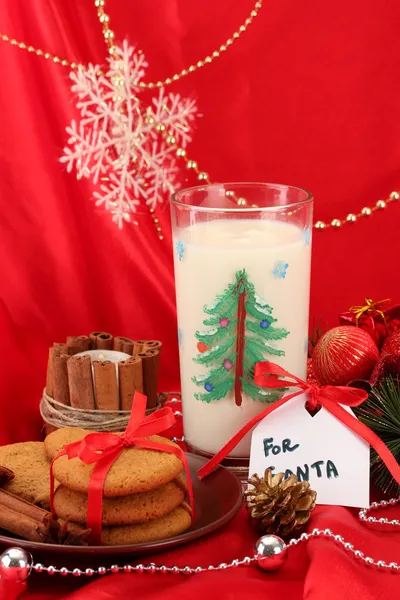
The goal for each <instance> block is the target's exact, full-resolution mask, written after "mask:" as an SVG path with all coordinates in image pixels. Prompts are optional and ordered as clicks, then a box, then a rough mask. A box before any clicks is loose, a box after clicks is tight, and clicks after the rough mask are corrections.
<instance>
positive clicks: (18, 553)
mask: <svg viewBox="0 0 400 600" xmlns="http://www.w3.org/2000/svg"><path fill="white" fill-rule="evenodd" d="M32 565H33V558H32V555H31V554H29V552H27V551H26V550H23V549H22V548H8V550H6V551H5V552H3V554H2V555H1V556H0V577H1V578H2V579H8V580H11V581H15V582H20V581H25V579H27V578H28V577H29V574H30V572H31V569H32Z"/></svg>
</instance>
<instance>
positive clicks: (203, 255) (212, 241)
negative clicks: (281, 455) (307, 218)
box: [174, 219, 311, 457]
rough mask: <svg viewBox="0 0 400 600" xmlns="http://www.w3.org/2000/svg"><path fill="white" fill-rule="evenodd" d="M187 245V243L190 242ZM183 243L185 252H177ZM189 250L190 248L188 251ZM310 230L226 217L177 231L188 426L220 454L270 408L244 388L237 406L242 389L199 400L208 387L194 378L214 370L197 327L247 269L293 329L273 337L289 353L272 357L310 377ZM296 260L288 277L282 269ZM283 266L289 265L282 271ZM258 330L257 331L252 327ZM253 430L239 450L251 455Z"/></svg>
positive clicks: (195, 439) (194, 441)
mask: <svg viewBox="0 0 400 600" xmlns="http://www.w3.org/2000/svg"><path fill="white" fill-rule="evenodd" d="M181 244H182V245H183V246H182V245H181ZM178 249H180V253H179V252H178V251H177V250H178ZM182 249H183V252H182ZM310 254H311V244H310V230H307V232H306V231H304V230H301V229H299V228H298V227H296V226H294V225H291V224H287V223H283V222H279V221H271V220H255V219H254V220H252V219H241V220H240V219H221V220H214V221H210V222H208V223H200V224H196V225H193V226H190V227H186V228H181V229H178V230H176V231H175V238H174V261H175V280H176V298H177V309H178V327H179V337H180V368H181V385H182V400H183V420H184V432H185V436H186V440H187V442H188V443H189V444H190V445H192V446H193V447H195V448H197V449H199V450H201V451H204V452H208V453H212V454H215V453H216V452H217V451H218V450H219V449H220V448H221V446H223V445H224V444H225V443H226V442H227V441H228V440H229V439H230V438H231V437H232V436H233V435H234V434H235V433H236V432H237V431H238V430H239V429H240V428H241V427H242V426H243V425H244V424H245V423H247V422H248V421H249V420H250V419H251V418H252V417H253V416H254V415H256V414H257V413H258V412H260V411H261V410H263V408H265V407H266V405H265V404H263V403H261V402H260V401H259V400H253V399H251V398H249V397H248V396H245V395H244V394H243V395H242V405H241V406H236V404H235V399H234V393H233V392H229V393H228V395H227V396H226V397H225V398H222V399H220V400H213V401H211V402H210V403H207V402H204V401H201V400H197V399H196V398H195V396H194V394H195V393H196V392H204V390H203V389H201V388H200V387H199V386H197V385H196V384H195V383H194V382H193V381H192V377H193V376H197V377H199V376H201V375H204V374H205V373H207V371H208V370H209V369H208V368H207V367H206V366H205V365H200V364H197V363H195V362H194V361H193V358H194V357H196V356H198V355H199V350H198V348H197V343H198V340H197V338H196V337H195V332H196V331H202V332H203V331H206V330H207V329H211V328H207V327H206V326H204V325H203V321H204V319H206V318H207V315H206V314H205V313H204V311H203V307H204V305H208V304H212V303H213V301H214V300H215V298H216V296H217V295H220V294H222V293H223V292H224V291H225V289H226V288H227V287H228V285H229V284H233V283H235V281H236V272H237V271H239V270H241V269H246V272H247V275H248V279H249V281H250V282H251V283H253V284H254V286H255V292H256V294H257V295H258V296H259V297H261V298H262V300H264V301H266V302H267V303H268V305H269V306H271V307H272V309H273V312H272V316H273V317H274V318H275V319H277V322H276V323H274V326H275V327H279V328H284V329H286V330H288V331H289V332H290V333H289V335H288V336H287V337H286V338H285V339H281V340H277V341H275V342H268V343H270V344H271V345H272V346H274V347H276V348H278V349H280V350H283V351H284V352H285V355H284V356H281V357H277V356H271V355H268V354H265V360H270V361H272V362H276V363H278V364H280V365H281V366H282V367H284V368H285V369H287V370H288V371H289V372H291V373H293V374H295V375H297V376H298V377H302V378H303V379H305V378H306V371H307V335H308V307H309V290H310ZM279 262H282V263H283V265H286V264H287V265H288V266H287V268H286V269H284V268H283V271H285V277H280V276H279V275H278V273H277V271H276V270H275V274H274V269H276V267H277V264H278V263H279ZM281 272H282V271H281ZM250 335H251V334H250ZM249 453H250V436H249V435H248V436H246V438H245V439H243V440H242V441H241V442H240V443H239V444H238V446H237V447H236V449H235V450H234V451H233V452H232V454H231V456H235V457H248V456H249Z"/></svg>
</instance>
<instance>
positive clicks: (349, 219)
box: [0, 0, 400, 240]
mask: <svg viewBox="0 0 400 600" xmlns="http://www.w3.org/2000/svg"><path fill="white" fill-rule="evenodd" d="M94 4H95V7H96V8H97V16H98V19H99V22H100V24H101V27H102V32H103V37H104V41H105V43H106V46H107V49H108V54H109V55H110V56H111V57H113V58H116V56H117V55H116V46H115V34H114V32H113V31H112V29H111V28H110V17H109V15H108V14H107V13H106V12H105V4H106V2H105V0H95V1H94ZM262 5H263V0H257V2H256V3H255V5H254V8H253V9H252V11H251V12H250V15H249V16H248V17H247V19H246V20H245V22H244V23H243V25H241V26H240V27H239V28H238V30H237V31H235V32H234V33H233V34H232V36H231V37H230V38H228V39H227V40H226V42H225V43H224V44H221V46H219V48H218V49H217V50H214V51H213V52H212V53H211V54H210V55H208V56H206V57H205V58H204V59H203V60H199V61H197V63H195V64H192V65H190V66H189V67H188V68H186V69H182V70H181V71H180V72H178V73H175V74H174V75H172V76H171V77H167V78H165V79H164V80H161V81H157V82H148V83H146V82H140V84H139V85H140V87H141V88H143V89H153V88H161V87H165V86H167V85H171V84H172V83H174V82H175V81H178V80H180V79H182V77H186V76H187V75H188V74H189V73H193V72H195V71H197V70H198V69H200V68H202V67H204V66H205V65H206V64H210V63H212V62H213V61H214V60H215V59H217V58H219V57H220V56H221V54H222V53H224V52H226V51H227V50H228V48H229V47H230V46H232V45H233V43H234V42H235V41H236V40H237V39H239V37H240V36H241V35H242V33H244V32H245V31H246V30H247V28H248V27H249V25H251V23H252V22H253V21H254V19H255V18H256V17H257V16H258V14H259V11H260V10H261V8H262ZM0 39H1V40H2V41H4V42H8V43H10V44H11V45H12V46H16V47H18V48H20V49H21V50H26V51H27V52H30V53H33V54H36V55H37V56H41V57H43V58H45V59H47V60H51V61H52V62H54V63H55V64H60V65H61V66H63V67H68V68H70V69H77V68H79V67H81V68H86V67H85V65H82V64H80V63H77V62H70V61H68V60H66V59H61V58H60V57H58V56H56V55H54V54H52V53H51V52H45V51H44V50H41V49H40V48H35V47H34V46H31V45H28V44H25V43H24V42H20V41H18V40H16V39H15V38H12V37H10V36H8V35H7V34H4V33H0ZM99 74H102V72H101V71H99ZM147 118H148V122H149V123H151V124H153V123H154V127H155V130H156V132H157V133H160V134H162V135H163V137H164V139H165V141H166V142H167V143H168V144H169V145H171V146H174V147H175V148H176V156H177V157H179V158H182V159H183V160H184V161H185V163H186V167H187V168H188V169H189V170H192V171H194V173H195V174H196V175H197V179H198V181H200V182H202V183H207V184H210V183H211V180H210V178H209V175H208V173H206V172H205V171H200V169H199V167H198V165H197V162H196V161H195V160H192V159H188V157H187V153H186V150H185V149H184V148H181V147H178V146H176V141H175V138H174V136H173V135H172V133H171V132H170V133H168V132H166V128H165V125H164V124H163V123H156V122H155V119H154V118H153V117H152V115H148V117H147ZM226 196H228V197H232V198H233V199H234V200H236V201H237V204H238V205H239V206H245V205H246V203H247V202H246V199H245V198H237V196H236V195H235V193H234V192H233V191H230V190H227V191H226ZM399 198H400V193H399V192H397V191H393V192H391V194H390V195H389V197H388V198H387V199H386V200H378V201H377V202H376V204H375V206H372V207H369V206H365V207H364V208H362V209H361V211H360V212H359V213H349V214H348V215H347V216H346V217H345V218H344V219H338V218H334V219H332V221H330V222H325V221H317V222H316V223H314V228H315V229H317V230H319V231H322V230H325V229H329V228H330V227H333V228H334V229H339V228H340V227H341V226H342V225H345V224H346V223H355V222H357V221H358V219H359V218H361V217H368V216H371V215H372V214H373V213H374V212H375V211H377V210H383V209H385V208H387V206H388V205H389V204H390V203H392V202H394V201H397V200H399ZM252 206H253V207H255V205H252ZM149 211H150V214H151V217H152V220H153V222H154V224H155V226H156V230H157V234H158V237H159V239H160V240H162V239H163V235H162V231H161V227H160V225H159V220H158V218H157V217H156V216H155V211H154V209H152V208H149Z"/></svg>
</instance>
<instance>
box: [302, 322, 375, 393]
mask: <svg viewBox="0 0 400 600" xmlns="http://www.w3.org/2000/svg"><path fill="white" fill-rule="evenodd" d="M378 359H379V351H378V347H377V345H376V344H375V342H374V340H373V339H372V338H371V336H370V335H369V334H368V333H367V332H366V331H364V330H363V329H359V328H358V327H351V326H346V325H343V326H341V327H335V328H334V329H331V330H330V331H327V332H326V333H325V334H324V335H323V336H322V337H321V339H320V340H319V342H318V344H317V345H316V346H315V348H314V352H313V362H312V364H313V372H314V375H315V377H316V379H317V381H318V382H319V383H320V384H321V385H346V384H348V383H350V381H353V380H355V379H368V377H369V376H370V375H371V373H372V371H373V369H374V367H375V365H376V363H377V362H378Z"/></svg>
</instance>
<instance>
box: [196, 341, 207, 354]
mask: <svg viewBox="0 0 400 600" xmlns="http://www.w3.org/2000/svg"><path fill="white" fill-rule="evenodd" d="M197 350H198V351H199V352H205V351H206V350H207V344H205V343H204V342H198V343H197Z"/></svg>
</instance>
